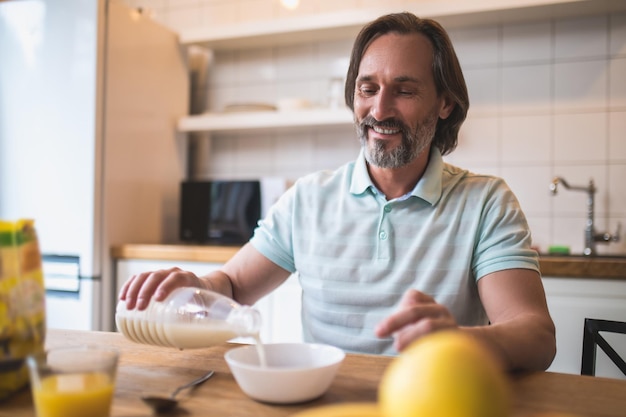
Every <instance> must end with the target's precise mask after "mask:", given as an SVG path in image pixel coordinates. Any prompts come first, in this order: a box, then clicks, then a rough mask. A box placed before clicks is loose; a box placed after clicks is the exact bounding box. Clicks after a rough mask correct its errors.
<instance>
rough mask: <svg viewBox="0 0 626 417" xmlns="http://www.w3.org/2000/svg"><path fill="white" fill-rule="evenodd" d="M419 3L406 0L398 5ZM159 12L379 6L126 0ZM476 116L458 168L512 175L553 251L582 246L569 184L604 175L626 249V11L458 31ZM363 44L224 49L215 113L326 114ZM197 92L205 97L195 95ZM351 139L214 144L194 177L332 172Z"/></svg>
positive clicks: (212, 20) (608, 207)
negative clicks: (254, 107) (334, 83)
mask: <svg viewBox="0 0 626 417" xmlns="http://www.w3.org/2000/svg"><path fill="white" fill-rule="evenodd" d="M407 1H408V0H404V1H401V0H396V1H395V2H393V3H397V4H398V9H399V10H401V9H402V5H403V4H406V3H407ZM126 2H127V3H128V4H129V5H131V6H142V7H144V8H147V9H150V10H151V11H152V12H153V14H154V16H155V18H156V19H158V20H160V21H162V22H163V23H165V24H166V25H168V26H170V27H172V28H173V29H178V28H182V27H191V26H196V25H225V24H229V23H233V22H242V21H249V20H254V19H271V18H273V17H284V16H286V15H288V14H294V13H295V14H306V13H316V12H323V11H330V10H335V9H337V8H344V9H348V8H350V7H352V8H354V7H367V6H370V5H376V4H377V1H374V0H371V1H368V0H351V1H336V0H332V1H320V0H316V1H312V0H301V7H300V8H298V9H297V10H296V11H295V12H289V11H286V10H285V9H283V8H281V7H280V6H279V4H278V1H277V0H126ZM450 35H451V37H452V39H453V41H454V43H455V45H456V48H457V53H458V55H459V58H460V60H461V63H462V66H463V69H464V72H465V76H466V81H467V83H468V88H469V92H470V101H471V108H470V112H469V117H468V120H467V121H466V123H465V125H464V127H463V128H462V130H461V135H460V140H459V146H458V148H457V150H456V151H455V152H454V153H453V154H452V155H450V156H449V157H447V160H448V161H449V162H451V163H454V164H457V165H460V166H463V167H467V168H469V169H472V170H475V171H480V172H487V173H493V174H497V175H500V176H502V177H504V178H505V179H506V180H507V182H508V183H509V184H510V186H511V187H512V188H513V190H514V191H515V192H516V194H517V196H518V198H519V199H520V202H521V204H522V206H523V208H524V209H525V211H526V214H527V216H528V219H529V222H530V225H531V228H532V230H533V235H534V239H535V243H536V244H537V245H538V246H539V247H540V248H542V249H546V248H547V246H548V245H551V244H565V245H569V246H570V247H571V248H572V251H573V252H580V251H582V249H583V230H584V227H585V218H586V195H585V194H584V193H581V192H574V191H567V190H565V189H563V188H560V190H559V193H558V195H556V196H551V195H550V194H549V193H548V184H549V183H550V181H551V179H552V177H553V176H555V175H559V176H562V177H564V178H565V179H566V180H568V181H569V182H570V184H573V185H586V184H587V183H588V181H589V180H590V178H593V180H594V181H595V184H596V186H597V188H598V193H597V195H596V225H597V228H598V229H599V230H601V231H609V232H614V231H615V229H616V227H617V224H618V222H621V223H622V224H623V225H624V228H625V231H624V232H623V233H622V234H623V236H622V240H621V242H619V243H613V244H611V245H608V246H604V245H599V246H598V250H599V252H600V253H626V236H624V235H626V14H623V13H622V14H612V15H599V16H591V17H584V18H569V19H559V20H545V21H533V22H528V23H526V24H508V25H489V26H483V27H475V28H469V29H456V30H451V31H450ZM351 44H352V39H346V40H343V41H335V42H321V43H317V42H314V43H308V44H303V45H298V46H295V47H294V46H288V47H268V48H261V49H251V50H240V51H227V52H220V53H217V54H216V55H215V57H214V60H213V62H212V65H211V67H210V71H209V77H208V85H206V86H199V87H198V88H199V89H202V90H203V91H202V92H205V91H204V90H208V91H206V93H207V94H206V95H207V97H208V103H207V105H206V109H209V110H221V109H222V108H223V107H224V105H226V104H228V103H233V102H241V101H245V102H275V101H276V100H277V99H279V98H283V97H302V98H306V99H308V100H310V101H312V102H314V103H317V104H325V103H326V100H327V93H328V85H329V81H330V79H331V78H332V77H336V76H343V75H344V74H345V71H346V68H347V62H348V56H349V52H350V48H351ZM195 93H196V94H197V93H199V92H198V91H196V92H195ZM357 152H358V141H357V140H356V139H355V137H354V133H353V129H352V128H350V127H342V128H319V129H313V130H311V131H307V132H304V133H303V132H301V131H293V132H281V133H259V134H246V135H235V134H230V135H221V136H214V137H213V140H212V146H211V148H210V151H209V152H207V153H206V154H205V155H204V156H203V157H204V158H205V159H206V161H205V162H206V163H204V164H201V166H203V167H205V168H203V170H202V171H201V172H196V173H195V174H194V175H195V176H197V177H204V176H222V177H224V176H228V177H251V176H264V175H272V176H276V175H279V176H285V177H288V178H295V177H297V176H300V175H302V174H305V173H307V172H310V171H313V170H317V169H323V168H334V167H336V166H338V165H339V164H342V163H344V162H346V161H348V160H351V159H353V158H354V157H355V156H356V154H357Z"/></svg>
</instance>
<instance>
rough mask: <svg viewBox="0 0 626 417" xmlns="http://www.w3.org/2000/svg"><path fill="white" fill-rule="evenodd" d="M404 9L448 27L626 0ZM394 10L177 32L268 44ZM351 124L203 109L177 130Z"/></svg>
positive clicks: (228, 42)
mask: <svg viewBox="0 0 626 417" xmlns="http://www.w3.org/2000/svg"><path fill="white" fill-rule="evenodd" d="M405 10H408V11H411V12H413V13H415V14H417V15H419V16H421V17H429V18H433V19H436V20H438V21H439V22H441V23H442V24H443V25H444V26H445V27H446V28H459V27H471V26H476V25H481V24H495V23H511V22H521V21H529V20H539V19H550V18H565V17H575V16H585V15H594V14H601V13H609V12H621V11H626V1H625V0H474V1H471V2H470V1H467V0H450V1H441V0H421V1H416V2H414V3H413V4H407V6H406V7H405ZM394 11H398V9H397V8H396V7H393V8H390V7H379V8H366V9H359V10H347V11H339V12H332V13H319V14H313V15H302V16H297V17H289V18H281V19H273V20H271V21H254V22H247V23H240V24H229V25H222V26H212V27H211V26H208V27H195V28H190V29H186V30H183V31H181V32H180V34H179V41H180V42H181V44H183V45H186V46H191V45H201V46H203V47H206V48H209V49H213V50H226V49H231V50H233V49H234V50H236V49H243V48H259V47H271V46H278V45H286V44H298V43H306V42H316V41H318V42H319V41H329V40H338V39H348V38H350V39H352V38H354V37H355V36H356V34H357V33H358V31H359V30H360V29H361V27H362V26H363V25H364V24H365V23H367V22H369V21H371V20H373V19H375V18H376V17H378V16H380V15H382V14H385V13H389V12H394ZM351 123H352V114H351V112H350V111H349V110H347V109H336V110H330V109H311V110H299V111H289V112H286V111H284V112H281V111H276V112H254V113H253V112H246V113H207V114H202V115H194V116H187V117H183V118H181V119H180V120H179V122H178V129H179V130H180V131H181V132H200V131H205V132H222V133H224V132H243V131H250V130H252V129H285V128H303V127H313V126H337V125H348V124H351Z"/></svg>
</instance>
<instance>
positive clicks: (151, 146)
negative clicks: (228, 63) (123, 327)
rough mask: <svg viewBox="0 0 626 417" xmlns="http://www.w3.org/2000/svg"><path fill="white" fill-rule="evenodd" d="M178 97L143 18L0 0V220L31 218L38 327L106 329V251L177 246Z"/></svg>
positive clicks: (162, 31)
mask: <svg viewBox="0 0 626 417" xmlns="http://www.w3.org/2000/svg"><path fill="white" fill-rule="evenodd" d="M188 98H189V76H188V68H187V59H186V54H185V51H184V49H183V48H182V47H181V45H180V44H179V42H178V38H177V35H176V33H173V32H171V31H170V30H168V29H166V28H165V27H163V26H161V25H159V24H158V23H156V22H154V21H153V20H151V19H150V18H149V17H147V16H145V15H143V14H142V13H141V10H138V9H132V8H128V7H126V6H125V5H124V4H122V3H121V2H119V1H106V0H63V1H59V0H15V1H0V218H1V219H6V220H15V219H18V218H32V219H34V220H35V227H36V230H37V234H38V237H39V245H40V250H41V252H42V255H43V258H44V261H43V267H44V268H43V269H44V280H45V283H46V315H47V325H48V327H53V328H66V329H90V330H112V329H113V328H114V307H115V303H116V299H117V294H116V289H115V288H116V283H115V277H114V271H115V268H114V265H113V261H112V259H111V257H110V248H111V246H113V245H118V244H125V243H162V242H167V241H172V240H175V239H176V236H177V231H178V229H177V225H178V211H179V207H178V205H179V187H180V183H181V181H182V180H183V178H184V177H185V175H186V161H187V155H186V148H187V147H186V144H185V141H184V138H183V137H182V136H181V135H180V134H179V133H177V131H176V122H177V119H178V118H180V117H181V116H183V115H185V114H187V112H188V106H189V104H188V101H189V100H188ZM121 279H125V277H121Z"/></svg>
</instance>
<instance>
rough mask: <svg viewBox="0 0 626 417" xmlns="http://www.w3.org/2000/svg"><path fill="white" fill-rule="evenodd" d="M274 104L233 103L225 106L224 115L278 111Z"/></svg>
mask: <svg viewBox="0 0 626 417" xmlns="http://www.w3.org/2000/svg"><path fill="white" fill-rule="evenodd" d="M276 110H277V108H276V106H275V105H273V104H267V103H233V104H228V105H226V106H224V113H238V112H249V111H276Z"/></svg>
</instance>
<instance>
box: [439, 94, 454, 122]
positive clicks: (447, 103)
mask: <svg viewBox="0 0 626 417" xmlns="http://www.w3.org/2000/svg"><path fill="white" fill-rule="evenodd" d="M455 106H456V103H455V102H454V101H452V100H451V99H450V97H448V96H447V95H445V96H443V97H442V99H441V106H440V107H439V118H440V119H447V118H448V116H450V114H451V113H452V110H454V107H455Z"/></svg>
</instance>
